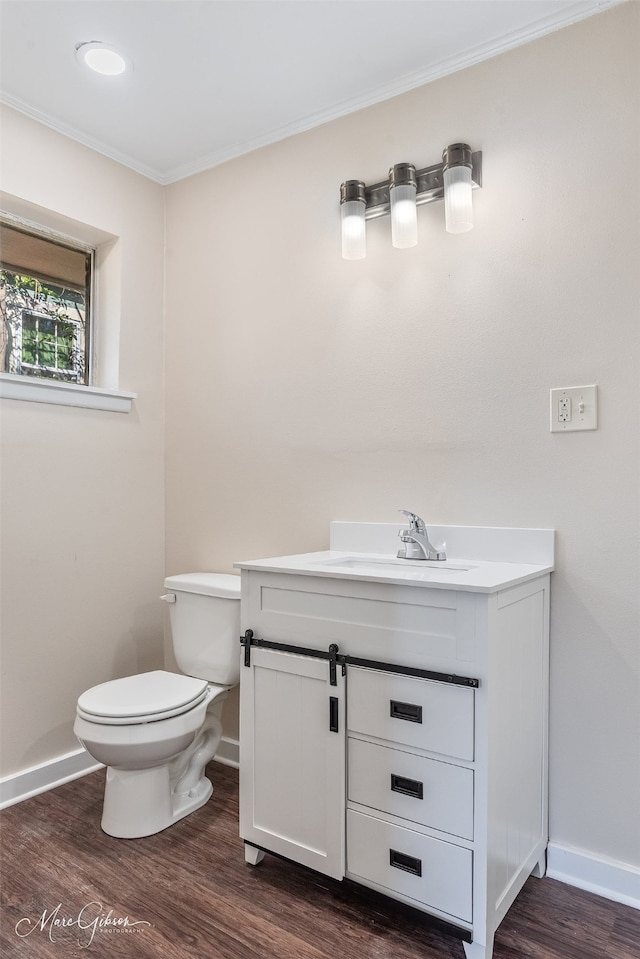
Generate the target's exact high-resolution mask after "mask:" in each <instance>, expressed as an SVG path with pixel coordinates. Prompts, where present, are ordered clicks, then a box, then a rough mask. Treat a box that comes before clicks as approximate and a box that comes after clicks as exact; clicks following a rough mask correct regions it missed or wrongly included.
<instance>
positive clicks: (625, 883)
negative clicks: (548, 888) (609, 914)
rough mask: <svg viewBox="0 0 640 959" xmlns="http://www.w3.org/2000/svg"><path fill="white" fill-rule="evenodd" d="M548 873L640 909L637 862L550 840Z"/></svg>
mask: <svg viewBox="0 0 640 959" xmlns="http://www.w3.org/2000/svg"><path fill="white" fill-rule="evenodd" d="M547 876H549V878H550V879H558V880H559V881H560V882H566V883H568V885H570V886H577V887H578V888H579V889H585V890H587V892H594V893H595V894H596V895H598V896H603V897H604V898H605V899H613V900H614V902H621V903H623V904H624V905H626V906H633V908H634V909H640V869H639V868H638V867H637V866H631V865H629V864H628V863H625V862H619V861H617V860H615V859H604V858H601V857H599V856H594V855H593V854H592V853H587V852H585V851H584V850H583V849H573V848H572V847H571V846H562V845H561V844H560V843H555V842H550V843H549V845H548V847H547Z"/></svg>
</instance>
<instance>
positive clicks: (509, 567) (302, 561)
mask: <svg viewBox="0 0 640 959" xmlns="http://www.w3.org/2000/svg"><path fill="white" fill-rule="evenodd" d="M234 566H235V567H236V568H237V569H247V570H260V571H262V572H269V573H292V574H294V575H298V576H325V577H330V578H333V579H354V580H364V581H365V582H370V583H391V584H395V585H398V586H429V587H435V588H436V589H460V590H469V591H472V592H478V593H494V592H496V591H497V590H499V589H504V588H505V587H507V586H515V585H517V584H518V583H524V582H526V581H527V580H529V579H533V578H534V577H536V576H542V575H543V574H545V573H550V572H551V571H552V569H553V565H543V566H541V565H534V564H528V563H496V562H485V561H481V560H465V559H464V558H456V557H452V558H449V557H447V560H446V562H442V563H435V562H434V563H430V562H412V561H411V560H403V559H396V558H395V557H394V556H390V555H388V554H383V553H356V552H349V553H344V552H341V551H340V550H324V551H322V552H318V553H299V554H297V555H293V556H274V557H271V558H270V559H258V560H249V561H246V562H240V563H234Z"/></svg>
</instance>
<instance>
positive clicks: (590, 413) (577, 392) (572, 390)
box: [549, 386, 598, 433]
mask: <svg viewBox="0 0 640 959" xmlns="http://www.w3.org/2000/svg"><path fill="white" fill-rule="evenodd" d="M549 395H550V410H549V412H550V430H551V432H552V433H571V432H574V431H575V430H597V429H598V387H597V386H567V387H563V388H561V389H557V390H550V391H549ZM567 399H568V400H569V401H570V403H569V410H570V413H569V418H568V419H567V418H566V415H567V414H566V406H567V404H566V403H565V404H563V407H564V409H565V412H563V413H562V414H561V412H560V404H561V401H562V400H567ZM562 417H564V418H562Z"/></svg>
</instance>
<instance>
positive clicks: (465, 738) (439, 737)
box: [347, 666, 475, 760]
mask: <svg viewBox="0 0 640 959" xmlns="http://www.w3.org/2000/svg"><path fill="white" fill-rule="evenodd" d="M474 696H475V693H474V690H473V689H470V688H468V687H467V686H454V685H449V684H448V683H438V682H432V681H431V680H427V679H414V678H413V677H411V676H400V675H398V674H396V673H383V672H379V671H377V670H373V669H363V668H360V667H354V666H350V667H349V672H348V699H347V702H348V705H347V727H348V729H349V730H351V731H352V732H357V733H362V734H363V735H365V736H375V737H376V738H378V739H387V740H389V741H390V742H394V743H400V744H402V745H404V746H416V747H418V748H419V749H425V750H428V751H430V752H436V753H443V754H444V755H446V756H454V757H457V758H458V759H468V760H472V759H473V756H474V752H473V741H474V703H475V698H474Z"/></svg>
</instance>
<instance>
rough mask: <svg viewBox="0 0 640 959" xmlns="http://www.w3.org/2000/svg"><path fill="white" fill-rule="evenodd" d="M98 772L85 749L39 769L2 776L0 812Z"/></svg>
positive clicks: (98, 767)
mask: <svg viewBox="0 0 640 959" xmlns="http://www.w3.org/2000/svg"><path fill="white" fill-rule="evenodd" d="M100 768H101V766H100V763H96V761H95V759H93V758H92V757H91V756H90V755H89V753H88V752H87V751H86V749H76V750H74V752H72V753H66V754H65V755H64V756H58V757H57V758H56V759H49V760H48V761H47V762H44V763H40V764H39V765H38V766H31V768H30V769H23V770H22V772H19V773H14V774H13V775H12V776H5V777H4V778H3V779H0V809H4V808H5V807H6V806H13V805H14V803H17V802H22V800H23V799H30V798H31V797H32V796H37V795H38V793H43V792H46V791H47V790H48V789H54V788H55V787H56V786H62V785H63V783H68V782H71V780H72V779H79V778H80V776H86V775H87V773H92V772H95V770H96V769H100Z"/></svg>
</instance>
